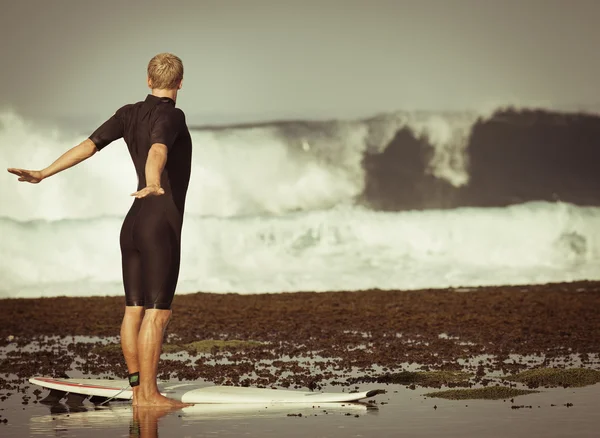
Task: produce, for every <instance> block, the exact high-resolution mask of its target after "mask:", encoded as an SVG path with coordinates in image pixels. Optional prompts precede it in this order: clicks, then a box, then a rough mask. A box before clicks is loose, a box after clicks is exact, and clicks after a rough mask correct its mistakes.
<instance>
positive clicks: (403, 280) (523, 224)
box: [0, 107, 600, 298]
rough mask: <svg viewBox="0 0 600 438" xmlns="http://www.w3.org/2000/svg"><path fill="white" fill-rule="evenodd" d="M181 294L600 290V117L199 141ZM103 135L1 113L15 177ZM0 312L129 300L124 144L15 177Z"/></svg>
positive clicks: (398, 123)
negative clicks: (10, 306)
mask: <svg viewBox="0 0 600 438" xmlns="http://www.w3.org/2000/svg"><path fill="white" fill-rule="evenodd" d="M190 129H191V133H192V139H193V148H194V151H193V166H192V176H191V181H190V188H189V191H188V196H187V203H186V215H185V217H184V228H183V240H182V265H181V272H180V277H179V284H178V289H177V293H180V294H181V293H191V292H197V291H205V292H217V293H227V292H236V293H244V294H246V293H280V292H297V291H340V290H346V291H348V290H367V289H401V290H410V289H423V288H458V289H459V290H462V289H468V288H472V287H476V286H486V285H509V284H541V283H548V282H565V281H566V282H568V281H575V280H599V279H600V269H599V268H600V233H598V231H597V230H599V229H600V172H598V169H597V167H598V163H600V148H599V147H598V144H599V142H598V140H599V139H600V117H599V116H598V115H596V114H595V113H593V112H589V113H574V112H559V111H551V110H544V109H519V108H510V107H507V108H501V109H497V110H495V111H493V112H488V113H485V114H484V113H475V112H447V113H433V112H397V113H388V114H380V115H376V116H373V117H370V118H365V119H358V120H331V121H323V120H319V121H310V120H306V121H281V122H269V123H257V124H245V125H230V126H199V127H193V126H190ZM90 133H91V130H90V131H89V132H86V131H84V130H82V129H77V128H76V127H75V128H74V127H70V128H65V127H60V128H59V127H56V126H54V127H52V126H48V125H43V126H42V125H41V124H37V123H36V122H35V121H33V120H26V119H24V118H23V117H21V116H19V115H18V114H15V113H13V112H4V113H2V114H0V156H1V157H2V162H3V163H5V167H22V168H37V169H39V168H43V167H45V166H47V165H49V164H50V163H51V162H52V161H53V160H55V159H56V158H57V157H58V156H59V155H60V154H61V153H63V152H64V151H66V150H67V149H68V148H70V147H72V146H74V145H76V144H78V143H79V142H80V141H82V140H83V139H85V138H86V137H87V135H89V134H90ZM0 184H1V185H2V191H1V196H2V198H1V201H2V202H0V235H1V236H2V237H1V239H0V279H1V280H2V281H1V282H0V298H9V297H27V298H34V297H47V296H60V295H69V296H91V295H121V294H122V293H123V292H122V285H121V261H120V251H119V239H118V236H119V230H120V226H121V223H122V220H123V218H124V216H125V214H126V212H127V210H128V208H129V206H130V204H131V202H132V198H131V197H130V196H129V195H130V194H131V193H132V192H134V191H135V188H136V185H137V181H136V175H135V171H134V168H133V165H132V163H131V159H130V158H129V155H128V152H127V148H126V146H125V144H124V143H123V141H122V140H119V141H116V142H114V143H113V144H111V145H110V146H108V147H107V148H106V149H104V150H103V151H101V152H99V153H98V154H96V155H95V156H93V157H92V158H91V159H89V160H87V161H85V162H84V163H82V164H80V165H78V166H76V167H75V168H72V169H69V170H67V171H65V172H63V173H61V174H58V175H55V176H53V177H51V178H49V179H48V180H45V181H43V182H42V183H41V184H38V185H31V184H23V183H18V182H17V181H16V178H15V177H14V175H11V174H9V173H8V172H4V173H3V174H2V176H0Z"/></svg>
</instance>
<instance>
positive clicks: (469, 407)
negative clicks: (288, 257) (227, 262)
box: [0, 282, 600, 437]
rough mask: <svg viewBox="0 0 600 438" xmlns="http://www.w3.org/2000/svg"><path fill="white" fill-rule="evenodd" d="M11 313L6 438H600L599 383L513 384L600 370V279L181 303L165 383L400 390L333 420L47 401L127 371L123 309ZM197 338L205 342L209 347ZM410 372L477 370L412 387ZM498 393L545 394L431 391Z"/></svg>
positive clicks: (332, 415) (6, 329)
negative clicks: (63, 390)
mask: <svg viewBox="0 0 600 438" xmlns="http://www.w3.org/2000/svg"><path fill="white" fill-rule="evenodd" d="M0 303H1V305H2V309H3V312H2V313H1V314H0V409H2V410H0V415H1V416H0V422H2V421H3V420H4V419H6V420H7V422H6V423H0V434H1V435H2V436H26V435H28V434H36V435H53V436H55V435H57V434H59V435H60V436H81V434H85V435H86V436H105V435H106V434H107V433H110V434H118V435H125V436H127V434H129V433H130V432H131V434H135V433H137V432H140V433H142V435H143V436H153V434H155V433H157V432H158V433H159V434H160V435H161V436H208V435H211V436H212V435H217V436H236V435H241V434H250V435H261V436H282V435H286V436H307V435H311V436H330V437H338V436H339V437H341V436H397V435H400V434H408V435H411V436H433V435H437V434H440V433H444V434H445V435H446V436H462V437H464V436H467V437H468V436H482V435H485V436H528V437H529V436H538V435H542V434H543V435H544V436H565V435H571V436H597V430H600V419H599V418H598V417H599V416H598V415H597V410H598V407H599V405H600V384H598V383H596V384H591V385H586V386H582V387H576V386H577V385H576V383H577V382H568V381H565V382H558V383H557V384H554V385H545V386H540V385H532V384H529V385H528V384H524V383H518V382H512V381H510V380H508V379H509V377H510V376H511V375H514V374H516V373H519V372H521V371H523V370H527V369H532V368H538V367H545V368H553V367H554V368H578V367H583V368H586V369H593V370H598V369H600V360H599V357H598V354H599V353H600V318H598V315H597V312H598V309H600V283H597V282H578V283H568V284H552V285H541V286H513V287H486V288H474V289H469V290H463V289H461V290H423V291H377V290H372V291H362V292H332V293H311V292H303V293H285V294H259V295H238V294H210V293H198V294H189V295H178V296H176V298H175V302H174V306H173V309H174V317H173V320H172V322H171V324H170V325H169V327H168V334H167V340H166V343H165V353H163V356H162V361H161V364H160V373H161V374H160V378H161V379H164V380H185V381H188V380H195V381H200V382H202V383H205V384H206V385H209V384H230V385H246V386H248V385H249V386H261V387H285V388H291V389H294V388H297V389H303V390H306V389H307V388H309V389H312V390H329V391H349V390H353V389H356V388H357V387H358V388H360V389H361V390H365V389H376V388H382V389H385V390H386V391H387V392H386V394H382V395H379V396H377V397H375V398H374V403H370V404H364V405H346V406H336V407H330V408H329V410H328V412H325V411H326V410H324V409H319V407H312V406H311V407H285V408H281V407H276V406H270V407H266V406H265V407H260V408H257V409H255V410H250V411H247V410H243V409H242V410H240V409H238V410H237V411H235V410H230V411H229V412H224V413H223V412H214V411H209V410H208V409H207V408H204V409H203V408H202V407H196V408H195V409H191V410H188V411H176V412H170V413H168V412H155V411H153V412H146V411H145V412H134V411H133V410H132V408H131V406H130V405H128V404H127V403H112V402H111V403H110V408H98V407H94V405H93V404H91V403H90V402H89V401H86V402H84V404H83V405H80V406H67V405H66V404H65V403H64V402H63V403H61V404H60V405H54V406H48V405H42V404H41V403H40V402H39V401H40V400H41V398H42V397H43V396H44V395H45V391H41V392H40V391H36V388H33V387H32V386H31V385H29V383H28V382H27V380H26V379H27V378H28V377H30V376H33V375H51V376H63V375H68V376H70V377H94V378H97V377H106V378H123V377H124V376H125V374H126V370H125V366H124V362H123V359H122V356H121V353H120V351H119V348H118V346H117V342H118V338H117V337H116V335H117V334H118V329H119V324H120V319H121V316H122V306H123V300H122V298H121V297H105V298H97V297H91V298H64V297H61V298H47V299H7V300H1V301H0ZM217 340H219V341H233V340H235V341H238V342H236V343H228V342H216V341H217ZM198 341H206V342H204V343H202V345H203V349H202V350H200V344H198ZM239 341H243V342H239ZM245 341H252V342H245ZM211 342H212V343H213V344H212V345H213V346H212V348H211V347H210V345H211ZM206 345H208V348H206ZM404 371H418V372H424V371H445V372H449V373H455V372H459V371H460V372H464V373H468V375H466V376H463V377H462V378H459V379H455V380H451V379H446V380H445V378H439V379H437V380H436V379H429V380H423V379H421V380H419V379H412V380H411V378H407V376H409V377H410V374H402V372H404ZM496 385H498V386H501V387H513V388H522V389H527V388H529V389H535V390H537V391H540V392H538V393H533V394H528V395H521V396H517V397H513V398H511V399H499V400H444V399H441V398H437V397H431V396H425V394H428V393H431V392H435V391H438V390H444V389H449V388H464V389H468V388H481V387H491V386H496ZM269 408H270V410H269ZM300 413H302V416H300V415H299V414H300ZM130 429H131V431H130ZM136 431H137V432H136ZM132 436H133V435H132Z"/></svg>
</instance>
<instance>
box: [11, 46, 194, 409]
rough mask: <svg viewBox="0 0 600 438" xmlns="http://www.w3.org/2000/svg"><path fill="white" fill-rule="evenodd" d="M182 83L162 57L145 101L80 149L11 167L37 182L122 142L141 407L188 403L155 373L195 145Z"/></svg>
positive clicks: (133, 374) (127, 350)
mask: <svg viewBox="0 0 600 438" xmlns="http://www.w3.org/2000/svg"><path fill="white" fill-rule="evenodd" d="M182 82H183V64H182V62H181V59H179V58H178V57H177V56H175V55H172V54H170V53H161V54H158V55H156V56H155V57H154V58H152V59H151V60H150V62H149V64H148V87H149V88H150V89H151V90H152V92H151V94H149V95H148V96H147V97H146V99H145V100H144V101H140V102H137V103H134V104H129V105H125V106H123V107H121V108H119V109H118V110H117V111H116V113H115V114H114V115H113V116H112V117H111V118H110V119H108V120H107V121H106V122H105V123H104V124H102V126H100V127H99V128H98V129H97V130H96V131H94V133H93V134H92V135H91V136H90V137H89V138H88V139H86V140H85V141H83V142H82V143H81V144H79V145H78V146H75V147H74V148H72V149H70V150H69V151H67V152H66V153H64V154H63V155H62V156H60V157H59V158H58V159H57V160H56V161H55V162H54V163H52V164H51V165H50V166H48V167H47V168H45V169H43V170H40V171H34V170H25V169H14V168H10V169H8V171H9V172H11V173H13V174H15V175H17V176H18V177H19V181H24V182H29V183H33V184H37V183H39V182H41V181H42V180H44V179H45V178H48V177H49V176H52V175H54V174H56V173H58V172H61V171H63V170H65V169H68V168H70V167H72V166H74V165H76V164H78V163H80V162H82V161H84V160H86V159H87V158H89V157H91V156H92V155H94V154H95V153H96V151H100V150H102V149H103V148H104V147H105V146H107V145H108V144H110V143H112V142H113V141H115V140H117V139H119V138H121V137H123V138H124V140H125V143H126V144H127V147H128V149H129V153H130V155H131V158H132V159H133V163H134V165H135V170H136V173H137V176H138V187H137V191H136V192H135V193H133V194H132V196H135V198H136V199H135V200H134V202H133V205H132V206H131V209H130V210H129V212H128V213H127V216H126V217H125V221H124V222H123V226H122V228H121V236H120V246H121V256H122V269H123V285H124V289H125V315H124V317H123V323H122V325H121V346H122V348H123V355H124V356H125V361H126V363H127V368H128V371H129V383H130V384H131V386H132V388H133V404H134V405H136V406H182V405H183V404H181V403H179V402H178V401H176V400H172V399H169V398H166V397H164V396H162V395H161V394H160V393H159V391H158V387H157V383H156V376H157V368H158V360H159V357H160V353H161V348H162V340H163V336H164V331H165V328H166V326H167V323H168V321H169V319H170V317H171V313H172V312H171V302H172V300H173V295H174V294H175V286H176V284H177V279H178V276H179V258H180V243H181V229H182V224H183V213H184V207H185V197H186V193H187V189H188V184H189V179H190V171H191V159H192V141H191V137H190V133H189V130H188V128H187V125H186V122H185V115H184V113H183V111H181V110H180V109H178V108H175V102H176V100H177V92H178V90H179V89H181V86H182Z"/></svg>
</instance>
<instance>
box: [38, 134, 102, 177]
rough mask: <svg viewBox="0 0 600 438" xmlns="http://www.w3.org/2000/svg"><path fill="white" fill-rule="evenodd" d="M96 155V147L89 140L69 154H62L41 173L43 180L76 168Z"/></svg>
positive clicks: (69, 151) (70, 150) (68, 152)
mask: <svg viewBox="0 0 600 438" xmlns="http://www.w3.org/2000/svg"><path fill="white" fill-rule="evenodd" d="M95 153H96V145H95V144H94V142H93V141H92V140H90V139H89V138H88V139H86V140H84V141H82V142H81V143H79V144H78V145H77V146H75V147H73V148H71V149H69V150H68V151H67V152H65V153H64V154H62V155H61V156H60V157H58V159H57V160H56V161H55V162H54V163H52V164H51V165H50V166H48V167H46V168H45V169H43V170H42V171H41V173H42V178H43V179H45V178H48V177H49V176H52V175H54V174H56V173H58V172H62V171H63V170H65V169H68V168H70V167H73V166H75V165H76V164H79V163H81V162H82V161H84V160H87V159H88V158H90V157H91V156H92V155H94V154H95Z"/></svg>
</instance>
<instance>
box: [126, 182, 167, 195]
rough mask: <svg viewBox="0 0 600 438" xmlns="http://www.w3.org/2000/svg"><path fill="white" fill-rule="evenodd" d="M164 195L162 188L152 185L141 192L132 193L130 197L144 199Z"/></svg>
mask: <svg viewBox="0 0 600 438" xmlns="http://www.w3.org/2000/svg"><path fill="white" fill-rule="evenodd" d="M164 194H165V190H164V189H163V188H162V187H159V186H157V185H154V184H153V185H149V186H146V187H144V188H143V189H142V190H138V191H137V192H135V193H132V194H131V196H135V197H136V198H145V197H146V196H160V195H164Z"/></svg>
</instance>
